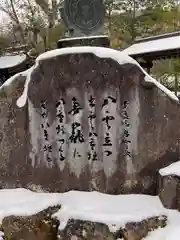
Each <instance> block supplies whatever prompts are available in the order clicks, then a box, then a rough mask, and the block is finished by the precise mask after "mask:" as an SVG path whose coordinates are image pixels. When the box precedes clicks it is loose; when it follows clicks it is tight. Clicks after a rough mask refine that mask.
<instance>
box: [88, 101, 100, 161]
mask: <svg viewBox="0 0 180 240" xmlns="http://www.w3.org/2000/svg"><path fill="white" fill-rule="evenodd" d="M95 106H96V100H95V98H94V97H93V96H90V98H89V99H88V108H89V115H88V122H89V144H88V145H89V149H88V150H89V151H88V160H89V161H97V160H98V155H97V149H96V146H97V137H98V135H97V133H96V122H95V121H96V113H95Z"/></svg>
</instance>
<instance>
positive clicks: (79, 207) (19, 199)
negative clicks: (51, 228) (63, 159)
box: [0, 189, 167, 231]
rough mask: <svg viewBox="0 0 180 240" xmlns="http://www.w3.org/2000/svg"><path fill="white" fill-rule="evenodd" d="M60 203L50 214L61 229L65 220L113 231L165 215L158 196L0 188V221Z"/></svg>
mask: <svg viewBox="0 0 180 240" xmlns="http://www.w3.org/2000/svg"><path fill="white" fill-rule="evenodd" d="M55 205H61V209H60V210H59V211H58V212H57V213H56V214H55V215H54V217H57V219H58V220H59V221H60V229H64V228H65V226H66V224H67V222H68V220H69V219H79V220H87V221H94V222H100V223H104V224H107V225H108V226H109V229H110V230H111V231H116V230H117V229H118V228H119V227H122V226H124V225H125V224H126V223H127V222H129V221H141V220H143V219H146V218H148V217H152V216H159V215H161V214H166V212H167V210H166V209H164V208H163V206H162V204H161V202H160V200H159V198H158V197H153V196H147V195H118V196H117V195H116V196H115V195H107V194H102V193H98V192H78V191H70V192H66V193H35V192H32V191H30V190H26V189H12V190H11V189H8V190H7V189H6V190H0V221H2V220H3V218H4V217H7V216H11V215H14V216H30V215H33V214H36V213H38V212H40V211H42V210H44V209H46V208H48V207H49V206H55Z"/></svg>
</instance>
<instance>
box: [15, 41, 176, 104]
mask: <svg viewBox="0 0 180 240" xmlns="http://www.w3.org/2000/svg"><path fill="white" fill-rule="evenodd" d="M80 53H93V54H95V55H96V56H97V57H99V58H111V59H113V60H115V61H116V62H118V63H119V64H120V65H122V64H126V63H131V64H134V65H137V66H138V67H139V68H140V69H141V70H142V72H143V73H144V74H145V81H147V82H152V83H154V84H155V85H156V86H157V87H158V88H160V89H161V90H162V91H163V92H164V93H165V94H167V95H168V96H169V97H170V98H172V99H173V100H176V101H178V102H179V99H178V98H177V97H176V96H175V94H174V93H173V92H171V91H170V90H168V89H167V88H166V87H164V86H163V85H162V84H160V83H159V82H158V81H156V80H155V79H154V78H152V77H151V76H150V75H148V74H147V73H146V71H145V70H144V69H143V68H142V67H141V66H140V65H139V64H138V62H137V61H136V60H134V59H133V58H131V57H129V56H128V55H127V54H126V53H123V52H119V51H117V50H114V49H110V48H103V47H84V46H83V47H67V48H62V49H55V50H51V51H48V52H45V53H43V54H41V55H40V56H39V57H38V58H37V59H36V65H35V67H37V66H38V65H39V62H40V61H43V60H46V59H49V58H55V57H57V56H60V55H66V54H80ZM30 81H31V74H28V76H27V80H26V83H25V87H24V92H23V94H22V96H21V97H20V98H19V99H18V100H17V106H19V107H23V106H24V105H25V104H26V101H27V94H28V86H29V83H30Z"/></svg>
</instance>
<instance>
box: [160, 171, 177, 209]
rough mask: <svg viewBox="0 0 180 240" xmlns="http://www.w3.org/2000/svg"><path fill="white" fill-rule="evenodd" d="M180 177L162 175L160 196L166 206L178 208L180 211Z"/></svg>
mask: <svg viewBox="0 0 180 240" xmlns="http://www.w3.org/2000/svg"><path fill="white" fill-rule="evenodd" d="M179 190H180V177H178V176H173V175H171V176H161V175H160V177H159V197H160V199H161V202H162V204H163V205H164V207H165V208H168V209H177V210H179V211H180V201H179V196H180V191H179Z"/></svg>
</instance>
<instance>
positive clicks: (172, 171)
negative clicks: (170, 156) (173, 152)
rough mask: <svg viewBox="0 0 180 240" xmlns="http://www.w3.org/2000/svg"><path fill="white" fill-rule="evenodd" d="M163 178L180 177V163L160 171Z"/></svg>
mask: <svg viewBox="0 0 180 240" xmlns="http://www.w3.org/2000/svg"><path fill="white" fill-rule="evenodd" d="M159 173H160V174H161V176H169V175H176V176H180V161H178V162H175V163H172V164H171V165H169V166H167V167H165V168H162V169H160V170H159Z"/></svg>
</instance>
